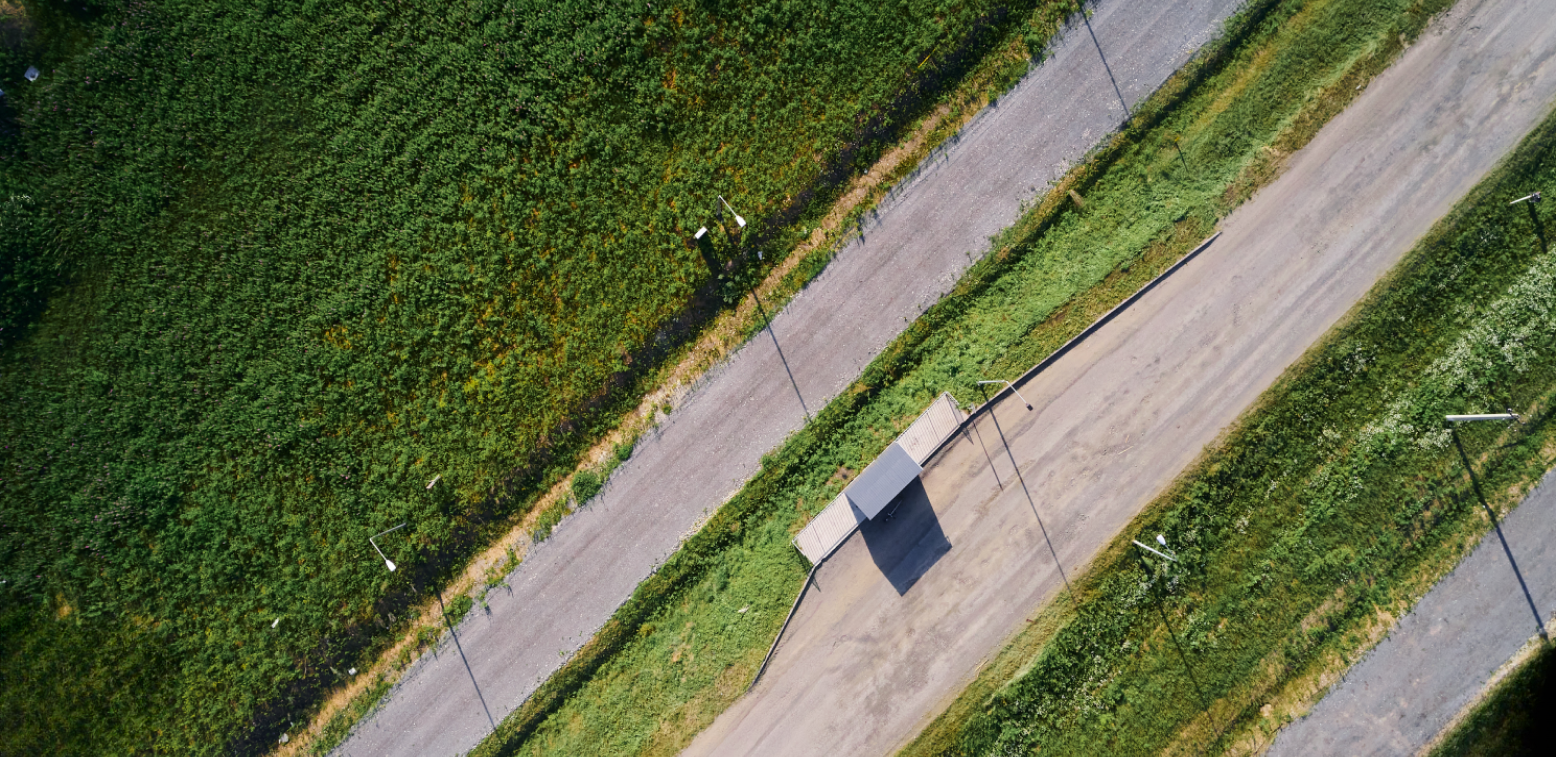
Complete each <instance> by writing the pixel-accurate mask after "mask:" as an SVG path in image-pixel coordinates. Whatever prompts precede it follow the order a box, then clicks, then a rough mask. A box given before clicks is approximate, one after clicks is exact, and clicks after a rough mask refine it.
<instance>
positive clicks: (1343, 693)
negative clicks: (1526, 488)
mask: <svg viewBox="0 0 1556 757" xmlns="http://www.w3.org/2000/svg"><path fill="white" fill-rule="evenodd" d="M1502 533H1503V535H1504V536H1506V537H1507V544H1508V550H1509V551H1511V552H1512V553H1513V559H1514V560H1517V561H1518V570H1519V572H1521V573H1522V574H1523V579H1524V586H1527V588H1528V590H1529V595H1528V596H1527V597H1526V595H1525V594H1524V586H1520V585H1519V582H1518V575H1517V574H1515V573H1514V572H1513V566H1512V564H1511V563H1509V562H1508V559H1507V552H1506V551H1504V550H1503V548H1502V541H1501V540H1500V539H1498V538H1497V534H1496V532H1492V533H1489V534H1487V535H1486V536H1485V538H1483V539H1481V542H1480V545H1479V546H1477V547H1476V548H1475V550H1474V551H1473V552H1471V553H1470V556H1469V557H1466V558H1464V561H1463V562H1461V563H1459V566H1458V567H1457V568H1455V569H1454V571H1453V572H1452V573H1450V574H1448V576H1446V577H1445V578H1443V579H1442V580H1441V581H1439V582H1438V583H1437V585H1436V586H1434V587H1432V590H1431V591H1429V592H1427V593H1426V596H1424V597H1422V598H1421V600H1420V601H1419V602H1416V606H1415V608H1414V609H1412V610H1411V611H1410V614H1409V615H1406V616H1405V617H1404V618H1402V619H1401V620H1400V621H1399V625H1397V626H1395V627H1394V630H1393V631H1392V632H1390V633H1389V636H1388V638H1387V639H1384V640H1383V641H1382V642H1381V643H1379V644H1378V646H1377V647H1375V648H1373V650H1372V651H1371V652H1370V653H1368V654H1367V656H1366V657H1365V658H1363V659H1362V661H1361V662H1359V663H1357V664H1356V665H1354V666H1352V667H1351V670H1350V672H1349V673H1347V674H1346V676H1345V679H1344V680H1343V681H1342V682H1340V683H1339V684H1338V685H1336V686H1335V687H1334V688H1332V689H1330V690H1329V693H1328V694H1327V695H1325V697H1324V698H1323V699H1322V700H1321V701H1319V703H1318V704H1317V705H1316V706H1315V707H1314V708H1313V710H1312V712H1310V713H1309V714H1308V715H1307V717H1304V718H1302V719H1301V720H1298V721H1296V722H1294V723H1292V724H1290V725H1288V726H1286V728H1285V730H1283V731H1281V733H1280V735H1279V736H1277V737H1276V739H1275V745H1274V746H1273V747H1272V748H1271V749H1270V751H1269V752H1268V754H1269V755H1270V756H1271V757H1284V756H1285V755H1321V754H1334V755H1362V754H1415V753H1416V752H1417V751H1419V750H1420V749H1421V748H1422V747H1424V746H1426V744H1427V743H1428V742H1430V741H1431V740H1432V738H1433V737H1435V736H1436V735H1437V734H1438V733H1439V732H1440V731H1442V729H1443V728H1444V727H1445V726H1447V725H1448V723H1449V721H1451V720H1452V719H1453V716H1454V715H1456V714H1458V712H1459V710H1461V709H1463V708H1464V706H1465V705H1468V704H1469V703H1470V702H1471V701H1473V700H1474V699H1475V698H1476V697H1477V696H1478V695H1479V694H1480V692H1481V691H1482V689H1483V688H1484V687H1485V685H1486V682H1487V681H1489V680H1490V678H1491V674H1492V673H1494V672H1496V670H1497V668H1499V667H1501V666H1502V664H1503V663H1505V662H1507V661H1508V660H1509V659H1511V658H1512V657H1513V655H1514V654H1516V653H1517V652H1518V651H1519V650H1520V649H1521V648H1522V647H1523V646H1524V644H1525V643H1526V642H1528V641H1529V640H1531V639H1534V638H1537V636H1538V632H1539V627H1538V626H1536V625H1535V615H1534V613H1533V612H1531V611H1530V609H1529V600H1530V599H1533V600H1534V605H1535V607H1536V608H1538V609H1539V612H1540V614H1541V617H1542V618H1544V619H1545V622H1547V623H1549V622H1550V619H1551V610H1552V609H1553V608H1556V547H1553V546H1552V544H1553V543H1556V476H1553V475H1550V474H1547V475H1546V477H1545V480H1544V481H1542V482H1541V483H1540V486H1539V488H1537V489H1535V490H1534V491H1533V492H1532V493H1530V495H1529V497H1528V498H1526V499H1525V500H1524V502H1523V504H1521V505H1519V506H1518V509H1516V510H1514V511H1513V512H1512V513H1511V514H1510V515H1508V516H1507V517H1506V518H1504V519H1503V521H1502Z"/></svg>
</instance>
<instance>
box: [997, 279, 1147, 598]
mask: <svg viewBox="0 0 1556 757" xmlns="http://www.w3.org/2000/svg"><path fill="white" fill-rule="evenodd" d="M1149 286H1150V285H1147V288H1149ZM1141 291H1144V290H1141ZM1125 302H1126V303H1128V302H1130V300H1125ZM1098 323H1101V321H1098ZM982 388H983V387H982V386H980V387H979V390H982ZM996 396H997V395H996ZM983 403H984V404H985V405H988V404H989V400H988V397H987V396H985V397H984V400H983ZM997 410H998V408H996V407H990V408H989V412H988V414H987V416H986V417H987V418H988V420H989V422H990V423H992V424H993V425H994V432H995V434H997V435H998V436H999V439H1000V446H1001V447H1003V448H1005V457H1006V458H1007V459H1009V460H1010V467H1011V468H1012V469H1013V470H1014V471H1015V475H1016V483H1019V484H1021V493H1022V494H1024V495H1026V498H1027V506H1028V507H1030V508H1032V517H1033V518H1034V519H1036V520H1037V528H1038V530H1040V531H1042V532H1043V542H1044V543H1046V544H1047V545H1048V554H1050V555H1053V558H1054V567H1056V568H1058V569H1059V577H1060V578H1062V579H1064V591H1065V593H1066V594H1069V595H1070V601H1072V602H1078V601H1079V600H1077V599H1076V598H1075V592H1073V591H1071V590H1070V576H1069V574H1068V573H1066V572H1065V571H1064V563H1063V562H1061V561H1060V560H1059V550H1057V549H1054V540H1053V537H1051V536H1049V535H1048V525H1047V524H1045V523H1043V515H1042V514H1041V513H1039V512H1038V511H1037V500H1034V499H1032V490H1031V489H1028V488H1027V479H1026V476H1023V475H1021V465H1020V464H1019V463H1017V462H1016V455H1015V453H1014V452H1011V450H1010V440H1008V439H1006V438H1005V428H1004V427H1003V426H1001V425H1000V419H999V414H998V413H997V412H996V411H997ZM1027 412H1029V413H1030V412H1032V410H1031V409H1030V408H1028V409H1027ZM990 467H991V468H992V467H993V466H992V461H991V465H990Z"/></svg>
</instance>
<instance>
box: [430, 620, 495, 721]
mask: <svg viewBox="0 0 1556 757" xmlns="http://www.w3.org/2000/svg"><path fill="white" fill-rule="evenodd" d="M438 611H439V612H441V613H442V614H443V625H445V626H448V633H449V635H450V636H453V637H454V648H455V649H457V650H459V661H460V662H463V663H464V664H465V672H466V673H468V674H469V675H470V685H471V686H472V687H474V688H475V697H476V699H479V700H481V711H482V712H485V713H486V722H487V723H488V724H490V725H491V726H492V730H493V731H495V730H497V721H496V720H495V719H493V718H492V710H491V708H490V707H487V706H486V697H485V696H483V695H482V694H481V685H480V684H478V683H476V682H475V671H473V670H471V669H470V660H469V659H468V658H466V657H465V647H464V645H462V644H460V643H459V632H458V631H455V630H454V624H453V623H450V622H449V620H448V609H447V608H445V607H444V606H443V592H441V591H440V592H438Z"/></svg>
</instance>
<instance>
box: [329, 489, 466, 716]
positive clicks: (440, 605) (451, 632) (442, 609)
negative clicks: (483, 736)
mask: <svg viewBox="0 0 1556 757" xmlns="http://www.w3.org/2000/svg"><path fill="white" fill-rule="evenodd" d="M433 483H436V481H435V480H434V482H433ZM431 486H432V485H431V484H428V488H431ZM404 527H405V524H404V523H401V524H400V525H398V526H395V527H394V528H391V529H389V531H397V530H399V529H401V528H404ZM389 531H381V532H379V533H377V534H374V535H373V536H370V537H368V542H369V543H371V544H372V545H373V549H374V550H375V551H377V552H378V556H379V557H383V558H384V565H386V566H388V568H389V572H390V573H393V572H394V569H395V565H394V562H393V561H392V560H390V559H389V558H387V557H384V551H383V550H381V549H379V548H378V542H376V541H374V540H375V539H377V538H378V537H380V536H383V535H384V534H387V533H389ZM433 593H434V594H436V595H437V598H438V613H439V614H440V615H442V616H443V625H444V626H445V627H447V628H448V632H449V635H450V636H453V637H454V648H455V649H458V650H459V659H460V660H462V661H463V662H464V663H465V673H466V674H468V675H469V676H470V685H471V686H473V687H475V697H476V699H478V700H480V702H481V711H482V712H484V713H486V722H487V724H488V725H490V726H491V727H492V730H493V731H495V730H497V720H496V719H495V718H493V717H492V710H491V708H489V707H487V706H486V696H485V695H483V694H482V693H481V685H480V684H478V683H476V682H475V671H473V670H471V669H470V660H468V659H466V658H465V647H464V645H463V644H460V643H459V632H457V631H455V630H454V624H453V623H451V622H449V619H448V608H446V607H444V606H443V591H442V590H441V589H436V588H434V589H433ZM352 670H355V668H353V669H352Z"/></svg>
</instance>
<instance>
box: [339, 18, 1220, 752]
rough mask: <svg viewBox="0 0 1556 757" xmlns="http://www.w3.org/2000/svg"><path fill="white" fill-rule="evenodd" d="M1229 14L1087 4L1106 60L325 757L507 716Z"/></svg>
mask: <svg viewBox="0 0 1556 757" xmlns="http://www.w3.org/2000/svg"><path fill="white" fill-rule="evenodd" d="M1239 2H1240V0H1171V1H1170V2H1154V3H1139V2H1133V3H1130V2H1121V1H1119V0H1103V1H1102V2H1099V3H1096V4H1095V5H1094V6H1093V11H1094V12H1093V16H1092V18H1091V26H1092V28H1093V29H1094V30H1095V32H1096V36H1097V39H1098V40H1099V44H1100V47H1101V49H1102V51H1104V52H1105V53H1106V54H1107V56H1108V57H1107V63H1108V66H1106V67H1105V66H1103V65H1102V60H1101V58H1100V57H1099V50H1098V44H1093V42H1092V39H1091V37H1090V36H1089V35H1087V34H1086V32H1085V27H1084V26H1083V27H1081V29H1080V30H1079V31H1078V32H1072V33H1071V34H1070V35H1069V36H1068V38H1067V39H1066V40H1064V42H1063V43H1061V44H1060V45H1058V47H1057V49H1056V50H1055V55H1054V56H1053V57H1052V58H1051V59H1050V60H1048V61H1047V62H1045V63H1044V64H1043V65H1041V66H1039V67H1037V68H1036V69H1035V70H1034V71H1032V72H1031V73H1030V74H1028V76H1027V77H1026V78H1025V79H1024V80H1023V82H1022V83H1021V84H1020V85H1019V86H1018V87H1017V88H1016V89H1015V90H1014V91H1012V92H1010V93H1009V94H1008V95H1007V96H1005V97H1003V98H1001V99H1000V101H999V104H998V105H997V106H991V107H990V108H988V109H987V110H986V111H985V112H984V113H983V114H981V115H980V116H979V117H978V118H977V119H976V120H975V121H974V122H973V123H971V124H969V125H968V127H967V128H966V129H964V130H963V132H962V133H961V134H960V135H959V137H958V138H957V139H956V140H955V141H954V142H953V143H951V144H950V145H948V147H947V149H945V150H944V151H943V152H942V153H940V154H939V155H937V156H936V157H935V158H934V159H932V160H930V161H927V163H926V165H925V166H924V167H923V168H922V169H921V170H920V171H919V173H918V174H917V175H916V176H915V177H913V178H912V179H910V180H909V181H906V182H904V184H903V186H902V187H901V188H900V189H899V190H898V191H896V192H894V193H893V194H892V196H891V197H889V198H888V199H887V200H886V201H885V202H883V203H882V206H881V209H880V212H879V213H878V214H877V215H876V216H874V217H873V219H872V221H871V223H870V224H868V225H867V227H866V229H865V233H864V236H863V238H862V239H861V240H859V241H857V242H855V243H852V244H849V245H847V246H846V247H845V248H844V249H843V250H842V251H841V252H840V253H839V254H838V256H837V257H836V258H835V259H834V260H833V262H832V264H831V265H830V266H828V268H827V270H826V271H824V272H823V273H822V274H821V276H819V277H818V278H817V279H816V281H814V282H813V283H812V284H811V285H810V286H809V287H807V288H806V289H805V290H804V291H803V292H802V293H801V294H800V295H799V296H798V297H796V298H795V299H794V300H793V301H792V302H791V303H790V305H789V306H788V307H787V308H785V309H784V311H783V312H782V313H780V314H779V315H778V316H777V317H776V318H775V319H774V322H773V324H772V333H773V334H774V335H775V338H770V337H769V336H768V335H761V336H759V337H757V338H754V339H752V340H751V341H750V342H749V343H748V344H747V345H746V346H745V347H743V348H741V349H740V350H739V351H738V352H736V353H735V354H734V355H733V356H731V357H730V359H729V360H728V361H726V362H725V363H724V364H723V365H721V366H719V367H717V368H715V369H714V370H713V371H711V372H710V373H709V374H708V375H707V376H705V377H704V379H703V380H702V381H700V382H699V383H698V385H697V386H696V387H694V389H693V391H692V392H691V394H690V395H689V396H688V397H687V399H686V400H684V401H683V402H682V403H681V404H680V406H679V407H677V408H676V409H675V411H674V412H673V413H672V414H671V415H670V418H669V421H668V422H667V423H665V424H663V425H661V426H660V428H659V429H658V431H657V432H656V433H655V434H653V435H651V436H648V437H645V438H644V439H643V440H642V441H641V442H640V443H639V444H638V447H637V449H636V450H635V451H634V453H633V456H632V459H631V460H629V461H628V462H627V463H626V464H625V465H623V466H622V467H621V468H619V469H618V470H617V472H616V474H615V475H614V476H613V477H612V479H611V482H610V484H609V485H608V486H607V487H606V489H605V490H604V492H602V493H601V495H600V496H599V497H598V498H597V499H596V500H595V502H594V504H591V505H590V507H589V508H588V509H587V510H585V511H583V512H580V513H578V514H577V515H574V516H573V517H571V518H569V519H568V520H567V521H565V522H564V523H563V524H562V526H561V527H560V528H558V529H557V531H556V532H555V533H554V534H553V535H552V536H551V538H549V539H548V540H547V541H546V542H544V543H543V544H541V545H539V546H537V547H536V548H535V549H534V550H532V551H531V552H530V553H529V555H528V556H527V557H526V558H525V560H524V562H523V563H522V564H521V565H520V566H519V567H518V568H517V569H516V570H515V571H514V572H513V573H512V574H511V575H510V576H509V577H508V582H509V584H510V585H511V587H512V589H511V591H507V592H494V593H493V594H491V595H489V598H488V601H489V603H490V606H491V611H490V612H489V613H480V612H477V613H472V614H471V616H470V617H469V618H467V619H466V621H465V622H464V623H463V624H462V625H461V626H460V628H459V629H458V631H459V637H460V642H461V646H462V648H463V658H464V659H461V655H460V654H459V651H458V650H457V649H455V648H454V647H453V646H451V645H444V646H443V648H442V649H440V650H439V652H438V653H437V654H435V655H426V656H424V657H423V658H422V660H421V661H419V662H418V663H417V664H416V665H415V666H413V667H412V669H411V670H410V671H408V672H407V673H406V675H405V676H404V677H403V678H402V679H401V681H400V683H399V684H398V685H397V686H396V687H395V689H394V690H393V691H392V692H391V693H390V694H389V695H388V696H387V697H386V698H385V700H384V702H383V704H382V705H381V706H380V708H379V709H378V710H377V711H376V712H375V713H374V714H373V715H372V716H371V717H369V718H368V719H366V720H365V721H364V722H362V723H361V724H359V726H358V728H357V729H356V730H355V731H354V732H353V733H352V735H351V736H350V737H349V738H348V740H347V741H346V742H345V743H344V744H343V745H341V747H340V748H338V749H337V750H336V751H335V754H339V755H359V756H361V757H399V756H400V755H417V756H421V755H445V754H457V753H462V752H465V751H467V750H469V749H471V748H473V747H474V746H475V745H476V744H477V743H479V741H480V740H481V739H482V738H483V737H485V736H486V734H487V733H488V732H489V731H490V727H489V725H488V721H487V716H486V715H485V714H484V712H483V710H482V699H484V701H485V704H486V706H487V707H488V708H490V710H491V713H492V715H493V717H495V718H497V719H499V720H500V719H501V718H502V717H503V716H504V715H506V714H507V713H509V712H511V711H513V710H514V709H516V708H517V707H518V706H519V705H520V704H522V703H523V701H524V699H525V698H526V697H528V696H529V695H530V693H531V692H533V691H534V690H535V688H536V687H537V686H538V685H539V683H540V682H541V681H542V680H544V678H545V677H546V676H549V675H550V674H551V673H552V672H553V671H555V670H556V669H557V668H558V667H559V666H560V665H561V664H562V662H563V661H564V660H565V659H566V658H567V657H568V656H570V655H571V654H572V653H573V652H575V651H576V650H577V649H578V648H579V647H580V646H582V645H583V643H584V642H585V641H586V640H587V639H588V638H589V637H591V636H592V635H593V634H594V633H595V631H596V630H598V629H599V628H600V627H601V626H602V625H604V623H605V621H606V620H607V619H608V618H609V617H610V614H611V613H612V612H613V611H615V609H616V608H617V607H618V606H619V605H620V604H621V603H622V602H623V601H625V600H626V598H627V597H628V596H629V595H630V594H631V592H632V590H633V589H634V588H635V587H636V586H637V585H638V583H640V582H641V581H642V580H643V579H645V578H647V577H648V576H649V575H650V573H651V572H652V571H653V569H654V567H655V566H657V565H659V564H661V563H662V562H663V561H664V560H665V559H666V558H667V557H668V556H669V555H670V554H671V552H673V551H674V549H675V548H676V546H677V545H678V544H679V542H680V539H681V536H682V534H684V533H686V532H687V531H688V530H689V529H690V528H692V527H693V526H694V525H695V524H696V523H697V522H698V520H699V519H700V518H701V517H702V516H703V514H704V513H706V512H708V511H709V510H710V509H712V508H715V507H717V506H718V505H719V503H721V502H723V501H724V500H725V499H726V498H727V496H728V495H729V494H731V493H732V492H734V491H735V490H737V489H738V488H739V487H740V485H741V484H742V482H744V481H745V480H747V479H748V478H749V477H750V476H752V475H753V474H754V473H755V472H756V471H757V469H758V467H759V465H760V461H761V456H762V455H763V454H765V453H766V452H768V451H770V450H772V449H773V448H775V447H776V446H778V444H779V443H781V442H782V441H783V439H784V438H785V437H786V436H788V435H789V434H790V433H792V432H794V431H795V430H797V429H799V428H800V427H801V426H802V424H803V423H804V422H805V410H806V409H807V408H808V409H809V410H810V411H812V412H814V411H815V410H817V409H819V408H821V407H822V406H824V405H825V403H826V402H827V400H828V399H830V398H831V397H833V396H834V395H836V394H837V393H838V392H840V391H841V390H842V389H843V388H844V387H846V386H847V385H848V383H849V382H850V381H852V380H854V379H855V378H857V377H858V375H859V373H860V372H861V371H862V370H863V368H864V366H865V365H867V364H868V363H869V361H870V360H871V359H873V358H874V356H875V355H876V354H877V353H878V352H879V351H880V350H881V349H882V348H883V347H885V345H886V344H888V343H889V342H890V341H891V340H892V339H893V338H895V337H896V336H897V334H898V333H900V332H901V331H902V329H903V328H905V327H906V326H907V324H908V321H910V320H912V319H913V318H915V317H916V316H918V314H920V313H921V312H922V311H923V310H924V309H925V308H927V307H928V306H929V305H930V304H932V303H933V302H934V301H935V300H936V299H938V298H939V297H940V296H941V295H942V294H943V293H945V292H946V291H949V289H950V288H951V286H952V285H953V284H954V283H955V282H956V280H957V279H958V278H959V277H960V275H961V272H962V271H963V270H964V269H965V268H966V267H967V266H968V265H969V264H970V263H971V261H972V260H973V258H974V257H975V256H977V255H979V254H981V253H983V252H984V251H986V249H987V247H988V238H989V236H991V235H992V234H994V233H995V232H997V231H999V230H1001V229H1003V228H1005V227H1007V226H1009V225H1010V224H1011V223H1012V222H1013V221H1014V220H1015V219H1016V218H1017V215H1018V213H1019V212H1020V204H1021V202H1022V201H1023V200H1025V199H1027V198H1029V197H1030V196H1031V195H1032V194H1033V193H1034V192H1036V191H1038V190H1041V189H1045V188H1046V186H1047V184H1048V183H1049V182H1050V181H1051V180H1053V179H1056V178H1058V177H1059V176H1060V175H1062V173H1063V172H1064V171H1065V170H1066V169H1067V167H1068V166H1069V165H1070V163H1071V162H1073V161H1076V160H1078V159H1079V158H1080V157H1081V156H1082V155H1083V154H1084V153H1085V151H1086V150H1087V149H1089V148H1090V147H1091V146H1092V145H1094V144H1096V143H1097V142H1098V141H1099V140H1100V139H1101V138H1102V137H1103V136H1104V135H1106V134H1107V133H1108V132H1110V131H1111V130H1113V129H1114V128H1115V127H1116V126H1117V125H1118V124H1119V123H1120V122H1121V121H1122V119H1123V117H1124V109H1123V105H1122V104H1121V102H1120V97H1122V98H1123V99H1124V100H1127V101H1129V102H1131V103H1133V102H1135V101H1137V100H1139V99H1141V98H1143V97H1144V96H1146V95H1147V94H1149V93H1150V92H1152V91H1154V90H1155V89H1156V88H1157V87H1158V86H1160V85H1161V83H1162V82H1163V81H1165V80H1166V78H1167V77H1168V76H1170V75H1171V73H1172V72H1173V71H1175V70H1176V69H1177V68H1178V67H1179V66H1181V65H1182V64H1183V63H1184V62H1185V61H1186V60H1187V59H1188V57H1189V56H1190V55H1191V54H1192V52H1193V51H1194V50H1195V49H1197V48H1198V47H1199V46H1200V45H1202V44H1203V43H1204V42H1206V41H1207V40H1209V39H1210V38H1211V36H1212V35H1213V34H1214V33H1215V32H1216V31H1217V30H1218V29H1219V27H1220V21H1221V20H1222V19H1223V18H1224V17H1225V16H1226V15H1228V14H1229V13H1230V12H1231V11H1232V10H1233V9H1234V8H1235V7H1236V6H1237V5H1238V4H1239ZM1115 85H1116V86H1115ZM775 339H776V342H777V343H779V344H781V346H782V353H781V357H780V353H779V351H778V350H777V349H776V348H775V344H774V342H775ZM785 360H786V361H787V362H786V363H785ZM786 368H787V370H785V369H786ZM790 373H792V375H793V376H794V381H795V383H794V384H791V383H790V380H789V378H788V377H789V374H790ZM801 398H803V404H802V401H801ZM466 661H468V672H467V668H466V664H465V663H466ZM472 676H473V677H474V679H475V681H476V682H477V683H478V684H479V686H480V698H479V699H478V697H477V693H476V691H475V689H474V687H473V686H472V684H471V677H472Z"/></svg>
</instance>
